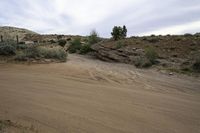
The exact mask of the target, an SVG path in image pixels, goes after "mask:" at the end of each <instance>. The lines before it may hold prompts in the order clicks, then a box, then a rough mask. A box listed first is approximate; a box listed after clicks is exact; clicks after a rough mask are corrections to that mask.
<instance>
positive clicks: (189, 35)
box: [184, 33, 192, 37]
mask: <svg viewBox="0 0 200 133" xmlns="http://www.w3.org/2000/svg"><path fill="white" fill-rule="evenodd" d="M184 36H185V37H191V36H192V34H190V33H186V34H184Z"/></svg>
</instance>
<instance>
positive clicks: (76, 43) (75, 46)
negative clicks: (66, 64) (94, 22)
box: [69, 38, 82, 53]
mask: <svg viewBox="0 0 200 133" xmlns="http://www.w3.org/2000/svg"><path fill="white" fill-rule="evenodd" d="M81 47H82V46H81V39H80V38H76V39H74V40H73V41H72V42H71V45H70V47H69V52H70V53H76V52H77V51H79V50H80V49H81Z"/></svg>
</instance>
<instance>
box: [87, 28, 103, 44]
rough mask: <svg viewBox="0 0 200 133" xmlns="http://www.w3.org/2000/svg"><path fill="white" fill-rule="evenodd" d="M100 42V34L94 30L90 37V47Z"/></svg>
mask: <svg viewBox="0 0 200 133" xmlns="http://www.w3.org/2000/svg"><path fill="white" fill-rule="evenodd" d="M99 41H100V38H99V37H98V33H97V32H96V31H95V30H93V31H92V32H91V33H90V35H89V36H88V43H89V44H90V45H92V44H95V43H98V42H99Z"/></svg>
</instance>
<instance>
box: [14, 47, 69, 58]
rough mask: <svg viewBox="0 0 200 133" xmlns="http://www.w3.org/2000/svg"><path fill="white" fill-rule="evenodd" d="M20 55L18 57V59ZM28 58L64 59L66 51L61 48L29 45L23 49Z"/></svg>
mask: <svg viewBox="0 0 200 133" xmlns="http://www.w3.org/2000/svg"><path fill="white" fill-rule="evenodd" d="M21 56H22V55H20V56H19V57H18V58H19V59H20V58H21ZM25 56H26V57H28V58H35V59H36V58H39V59H40V58H46V59H58V60H61V61H66V59H67V53H66V52H65V51H64V49H62V48H46V47H30V48H28V49H27V50H26V51H25Z"/></svg>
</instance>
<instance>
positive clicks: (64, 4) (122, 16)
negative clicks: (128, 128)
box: [0, 0, 200, 37]
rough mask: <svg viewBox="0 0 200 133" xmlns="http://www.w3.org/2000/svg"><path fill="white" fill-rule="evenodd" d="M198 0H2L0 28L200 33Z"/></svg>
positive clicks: (84, 33)
mask: <svg viewBox="0 0 200 133" xmlns="http://www.w3.org/2000/svg"><path fill="white" fill-rule="evenodd" d="M199 23H200V1H199V0H192V1H188V0H168V1H160V0H151V1H149V0H101V1H95V0H81V1H80V0H45V1H43V0H34V1H29V0H1V1H0V25H9V26H17V27H23V28H28V29H31V30H34V31H36V32H39V33H60V34H81V35H87V34H88V33H89V32H90V31H91V30H92V29H96V30H97V31H98V32H99V34H100V35H101V36H104V37H109V36H110V32H111V30H112V27H113V26H114V25H126V26H127V27H128V32H129V35H130V36H131V35H144V34H145V35H146V34H168V33H170V34H181V33H183V32H192V33H193V32H198V31H200V25H198V24H199Z"/></svg>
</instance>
